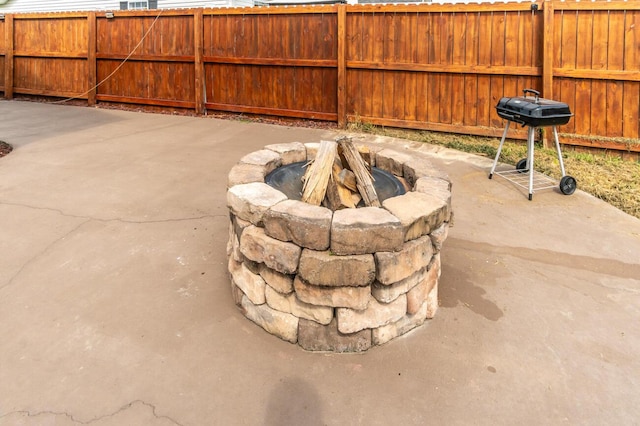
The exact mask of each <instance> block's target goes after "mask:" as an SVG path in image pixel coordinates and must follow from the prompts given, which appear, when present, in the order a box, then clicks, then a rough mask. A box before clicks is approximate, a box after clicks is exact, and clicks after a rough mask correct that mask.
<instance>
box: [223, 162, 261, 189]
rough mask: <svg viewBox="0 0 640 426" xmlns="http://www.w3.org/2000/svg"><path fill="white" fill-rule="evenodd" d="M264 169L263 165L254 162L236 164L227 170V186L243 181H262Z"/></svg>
mask: <svg viewBox="0 0 640 426" xmlns="http://www.w3.org/2000/svg"><path fill="white" fill-rule="evenodd" d="M265 170H266V169H265V167H264V166H258V165H255V164H236V165H235V166H233V167H232V168H231V171H229V176H228V177H227V188H231V187H232V186H236V185H242V184H244V183H252V182H264V177H265V175H266V173H265Z"/></svg>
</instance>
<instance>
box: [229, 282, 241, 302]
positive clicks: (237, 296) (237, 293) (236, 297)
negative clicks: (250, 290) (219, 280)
mask: <svg viewBox="0 0 640 426" xmlns="http://www.w3.org/2000/svg"><path fill="white" fill-rule="evenodd" d="M243 296H244V293H243V292H242V290H240V288H239V287H238V286H237V285H235V284H234V283H233V281H231V297H232V298H233V303H235V304H236V305H237V306H241V305H242V297H243Z"/></svg>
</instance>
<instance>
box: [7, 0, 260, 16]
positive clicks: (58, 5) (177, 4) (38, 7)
mask: <svg viewBox="0 0 640 426" xmlns="http://www.w3.org/2000/svg"><path fill="white" fill-rule="evenodd" d="M252 5H253V0H213V1H212V0H208V1H207V0H158V7H159V8H162V9H178V8H192V7H224V6H252ZM118 9H120V2H119V1H118V0H0V12H3V13H10V12H70V11H79V10H83V11H84V10H118Z"/></svg>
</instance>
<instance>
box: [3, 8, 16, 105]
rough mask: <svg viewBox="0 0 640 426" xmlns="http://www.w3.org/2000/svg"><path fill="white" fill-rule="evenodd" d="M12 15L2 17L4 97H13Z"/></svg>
mask: <svg viewBox="0 0 640 426" xmlns="http://www.w3.org/2000/svg"><path fill="white" fill-rule="evenodd" d="M13 39H14V37H13V15H5V17H4V45H5V50H6V53H5V56H4V97H5V99H13Z"/></svg>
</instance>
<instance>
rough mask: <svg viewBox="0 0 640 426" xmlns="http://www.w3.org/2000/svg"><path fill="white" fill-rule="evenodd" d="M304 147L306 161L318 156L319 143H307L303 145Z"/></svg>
mask: <svg viewBox="0 0 640 426" xmlns="http://www.w3.org/2000/svg"><path fill="white" fill-rule="evenodd" d="M304 147H305V149H306V150H307V161H311V160H313V159H314V158H316V155H317V154H318V149H320V142H307V143H305V144H304Z"/></svg>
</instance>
